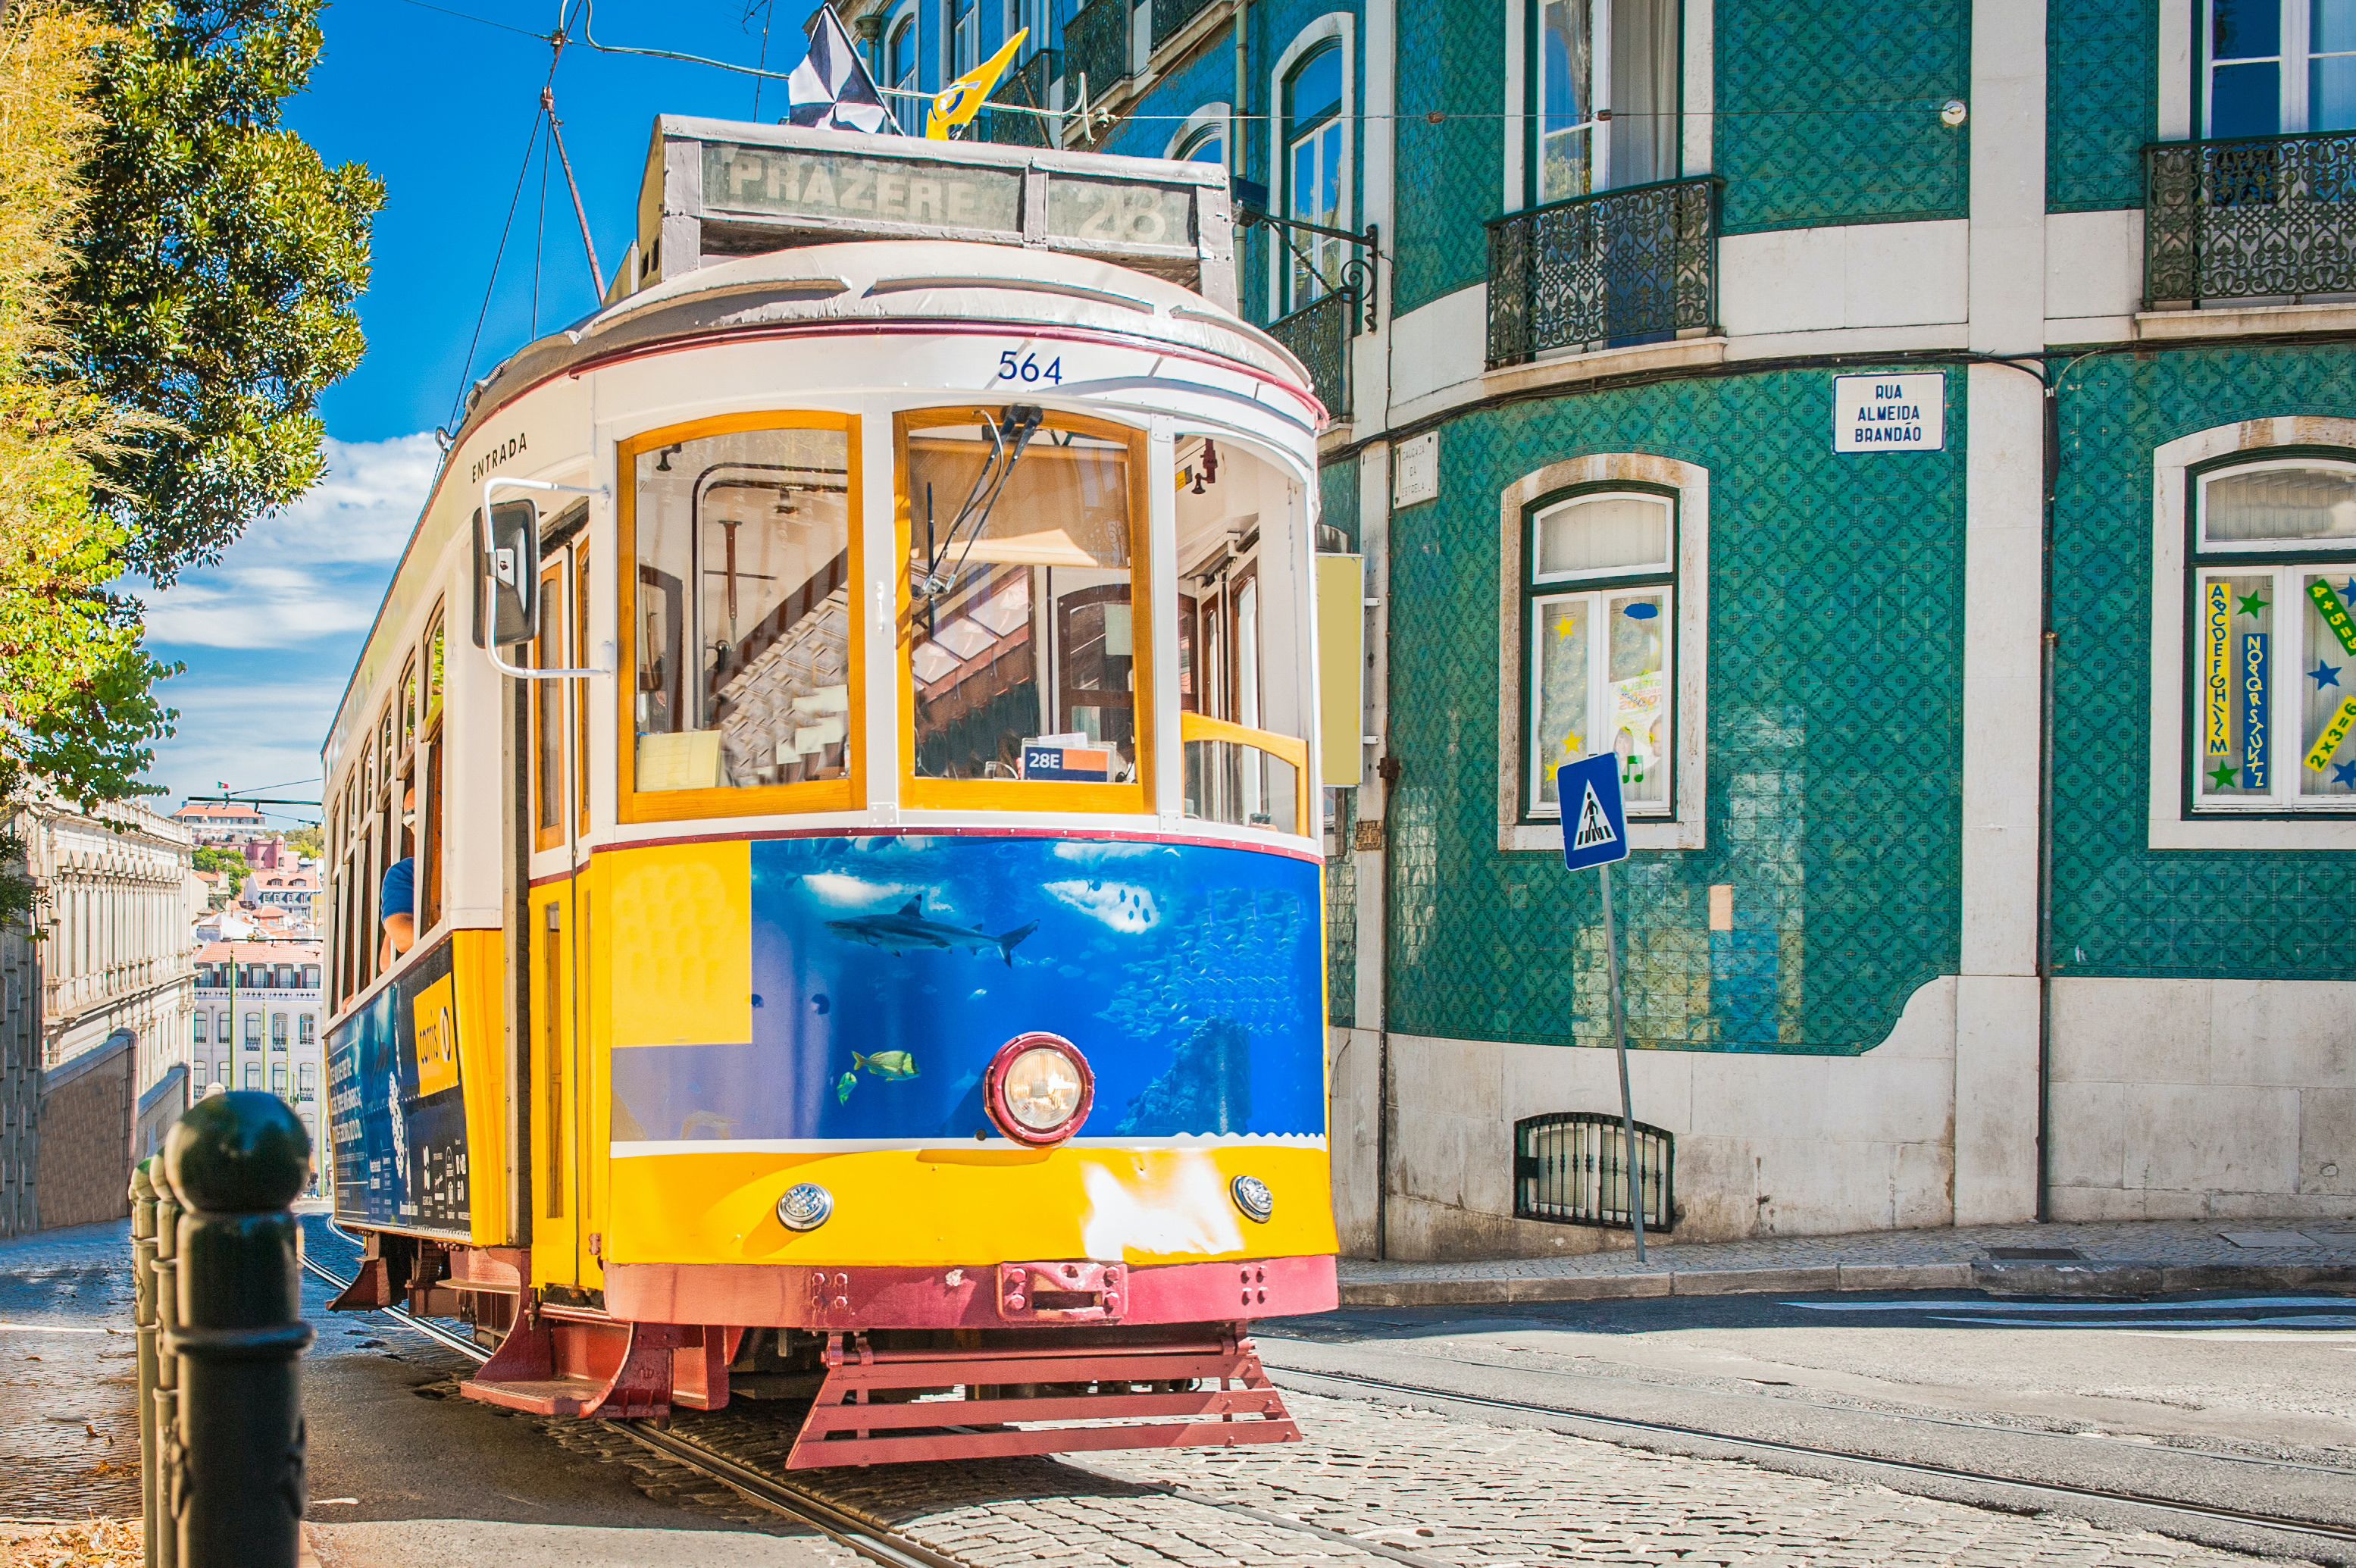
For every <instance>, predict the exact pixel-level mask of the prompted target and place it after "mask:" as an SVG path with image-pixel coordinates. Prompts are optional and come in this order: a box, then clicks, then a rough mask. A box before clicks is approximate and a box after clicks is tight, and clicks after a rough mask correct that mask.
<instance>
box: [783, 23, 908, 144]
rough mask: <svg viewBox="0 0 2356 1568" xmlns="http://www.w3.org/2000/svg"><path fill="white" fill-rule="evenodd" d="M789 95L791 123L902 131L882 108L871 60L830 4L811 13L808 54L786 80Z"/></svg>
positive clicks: (890, 131) (857, 129) (871, 130)
mask: <svg viewBox="0 0 2356 1568" xmlns="http://www.w3.org/2000/svg"><path fill="white" fill-rule="evenodd" d="M786 95H787V98H789V99H791V100H792V102H793V109H792V112H791V113H788V114H787V116H786V123H787V124H790V125H818V126H823V127H825V128H826V129H828V130H830V131H870V132H876V131H881V132H889V133H891V134H894V135H898V134H900V123H899V122H898V121H897V120H895V119H894V118H893V117H892V111H891V110H890V109H888V108H886V107H885V106H884V103H883V93H881V92H879V91H876V89H875V79H874V78H873V76H870V75H869V74H868V73H867V62H866V61H865V60H862V59H860V58H859V49H858V47H857V46H856V45H854V44H853V43H852V42H851V35H850V34H849V33H846V32H844V31H843V30H842V18H841V17H840V16H836V15H835V14H834V8H833V7H832V6H830V5H820V6H819V8H818V9H817V10H816V11H815V12H813V13H812V14H811V16H810V19H809V54H807V55H805V56H803V57H802V63H801V64H799V65H798V66H796V67H794V70H793V74H792V75H791V76H789V77H787V79H786Z"/></svg>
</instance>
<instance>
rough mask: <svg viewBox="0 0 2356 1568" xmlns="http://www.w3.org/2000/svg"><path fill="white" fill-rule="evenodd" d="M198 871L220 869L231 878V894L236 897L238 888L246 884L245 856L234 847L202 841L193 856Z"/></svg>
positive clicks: (229, 884) (229, 883)
mask: <svg viewBox="0 0 2356 1568" xmlns="http://www.w3.org/2000/svg"><path fill="white" fill-rule="evenodd" d="M192 859H193V860H194V862H195V865H196V869H197V870H198V871H218V872H220V873H221V874H222V875H224V876H226V877H228V878H229V882H228V886H229V895H230V897H232V898H234V897H237V890H238V889H239V888H240V887H242V886H245V873H246V865H245V856H243V855H242V854H239V853H238V852H237V851H235V850H233V849H222V848H221V847H220V846H219V845H218V844H209V843H200V844H198V846H197V852H196V854H195V855H194V856H193V857H192Z"/></svg>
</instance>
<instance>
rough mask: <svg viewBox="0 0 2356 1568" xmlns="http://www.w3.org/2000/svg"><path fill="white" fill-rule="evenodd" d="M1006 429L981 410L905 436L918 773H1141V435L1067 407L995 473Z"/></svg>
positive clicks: (1102, 778) (1095, 779) (1124, 780)
mask: <svg viewBox="0 0 2356 1568" xmlns="http://www.w3.org/2000/svg"><path fill="white" fill-rule="evenodd" d="M1013 412H1014V413H1021V412H1023V411H1019V410H1018V411H1013ZM951 417H955V416H951ZM1006 430H1007V420H1006V411H1000V410H989V411H980V410H976V411H972V412H971V413H969V415H967V416H966V419H965V422H963V423H950V424H925V425H922V426H919V427H917V428H916V429H912V430H910V431H909V432H908V434H907V437H906V446H905V467H904V476H905V486H906V489H905V495H904V499H905V504H906V508H907V510H906V516H907V520H908V522H907V527H908V533H907V539H908V574H909V582H910V584H911V589H910V616H911V619H912V623H913V624H912V626H911V628H910V633H909V635H910V652H909V659H908V673H909V678H910V679H911V680H912V681H913V682H914V683H915V687H916V704H915V705H916V747H915V768H916V777H917V778H919V779H1029V780H1038V779H1049V780H1055V781H1059V782H1087V783H1102V784H1129V783H1133V782H1135V781H1136V779H1137V765H1138V754H1139V736H1138V723H1139V718H1138V703H1137V633H1138V628H1137V625H1136V621H1135V618H1134V615H1133V604H1132V598H1131V594H1132V590H1133V586H1134V574H1133V569H1132V564H1133V562H1134V561H1135V560H1136V559H1137V557H1138V556H1139V554H1140V553H1141V542H1140V540H1139V538H1138V534H1139V532H1140V531H1141V522H1142V517H1141V510H1142V509H1141V507H1140V506H1139V504H1138V498H1137V496H1136V494H1135V480H1136V478H1137V473H1138V470H1139V468H1140V467H1141V453H1140V452H1139V450H1138V446H1137V442H1136V441H1135V439H1134V437H1131V436H1130V435H1127V434H1125V433H1122V432H1119V431H1117V430H1115V429H1114V428H1113V427H1111V426H1102V427H1099V426H1097V425H1096V424H1094V423H1093V422H1081V421H1077V420H1066V419H1063V418H1060V417H1058V418H1053V419H1050V420H1049V421H1048V422H1047V424H1046V427H1045V428H1044V429H1041V430H1039V431H1037V433H1036V435H1033V436H1031V437H1030V438H1029V440H1028V441H1027V444H1025V445H1024V446H1023V448H1022V451H1021V455H1020V456H1019V457H1015V458H1013V459H1012V467H1010V468H1005V469H1004V471H1003V472H1002V473H999V472H994V471H992V470H993V467H1002V466H1003V465H1004V464H1006V463H1007V462H1008V460H1009V459H1008V457H1007V456H1006V453H1007V451H1008V447H1009V446H1010V442H1009V438H1008V436H1007V434H1006ZM993 488H994V489H995V496H996V499H995V500H994V501H993V502H991V504H989V505H988V506H987V508H986V509H979V508H974V507H969V505H968V500H969V497H974V496H976V495H978V494H988V493H989V492H990V491H991V489H993Z"/></svg>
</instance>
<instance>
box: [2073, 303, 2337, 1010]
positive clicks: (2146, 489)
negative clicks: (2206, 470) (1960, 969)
mask: <svg viewBox="0 0 2356 1568" xmlns="http://www.w3.org/2000/svg"><path fill="white" fill-rule="evenodd" d="M2351 410H2356V370H2351V361H2350V357H2349V353H2348V350H2347V349H2340V348H2321V349H2318V348H2304V349H2294V348H2281V349H2265V348H2239V349H2186V350H2179V351H2176V352H2165V353H2157V354H2152V355H2150V356H2149V357H2148V358H2147V359H2144V360H2136V358H2134V357H2132V356H2127V355H2119V356H2106V357H2104V358H2101V359H2094V360H2086V361H2084V362H2083V363H2082V364H2081V365H2080V366H2079V367H2078V368H2077V369H2076V370H2074V371H2071V372H2070V374H2069V377H2068V379H2067V381H2065V382H2064V390H2063V392H2062V394H2061V441H2062V446H2061V453H2062V466H2061V480H2060V487H2059V491H2058V494H2057V496H2056V504H2055V511H2054V530H2053V619H2054V627H2055V630H2056V631H2057V632H2058V633H2059V634H2060V641H2059V643H2058V645H2057V648H2056V650H2055V669H2054V684H2055V696H2054V734H2055V745H2054V748H2053V795H2054V800H2053V935H2054V970H2055V972H2056V973H2059V974H2093V975H2159V976H2183V977H2187V978H2202V979H2218V978H2222V979H2236V978H2245V979H2271V980H2345V979H2347V978H2348V977H2349V976H2350V974H2351V973H2356V922H2351V920H2350V919H2349V918H2348V913H2349V911H2350V910H2351V908H2356V856H2350V855H2346V854H2297V853H2291V852H2282V853H2260V852H2254V851H2248V850H2230V851H2226V850H2220V851H2197V850H2154V849H2151V848H2148V847H2147V845H2148V843H2149V838H2148V832H2149V829H2148V820H2149V815H2150V811H2149V805H2148V795H2149V782H2148V780H2149V772H2148V769H2149V761H2148V757H2149V752H2148V746H2149V744H2150V743H2149V739H2148V737H2149V735H2150V727H2151V725H2150V704H2151V627H2150V618H2151V602H2152V601H2151V571H2152V561H2151V539H2152V528H2153V521H2152V510H2151V508H2152V501H2151V493H2152V470H2151V455H2152V452H2153V450H2154V449H2155V448H2156V447H2158V446H2162V445H2164V444H2166V443H2168V442H2169V441H2173V440H2176V439H2177V438H2178V437H2179V436H2183V435H2190V434H2192V433H2194V432H2196V431H2201V430H2207V429H2210V428H2211V427H2213V426H2216V425H2220V424H2233V423H2234V422H2236V421H2240V420H2244V419H2257V418H2263V417H2266V416H2269V415H2276V414H2302V413H2306V414H2329V415H2333V416H2337V417H2340V418H2345V417H2347V415H2348V414H2349V413H2350V412H2351Z"/></svg>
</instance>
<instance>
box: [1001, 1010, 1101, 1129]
mask: <svg viewBox="0 0 2356 1568" xmlns="http://www.w3.org/2000/svg"><path fill="white" fill-rule="evenodd" d="M982 1084H983V1094H984V1098H985V1101H986V1102H987V1103H988V1105H989V1107H990V1119H991V1121H993V1122H997V1123H998V1130H999V1131H1000V1132H1001V1133H1005V1134H1006V1135H1007V1136H1008V1137H1010V1138H1012V1139H1013V1140H1014V1141H1015V1142H1016V1143H1018V1144H1031V1145H1032V1146H1033V1147H1038V1146H1040V1145H1043V1144H1060V1143H1062V1142H1063V1141H1064V1140H1065V1139H1066V1138H1068V1137H1070V1136H1071V1135H1072V1134H1073V1133H1076V1132H1078V1131H1079V1130H1080V1123H1081V1122H1085V1121H1087V1116H1088V1106H1089V1105H1090V1103H1091V1102H1092V1101H1094V1100H1095V1099H1096V1074H1094V1073H1092V1072H1090V1071H1089V1070H1088V1063H1087V1058H1086V1057H1083V1056H1082V1055H1080V1047H1077V1046H1076V1045H1074V1044H1072V1042H1071V1041H1069V1040H1067V1039H1065V1038H1064V1037H1063V1036H1060V1035H1047V1034H1033V1035H1018V1036H1015V1037H1014V1038H1013V1039H1011V1040H1009V1041H1007V1042H1006V1044H1005V1045H1003V1046H1001V1047H999V1050H998V1055H997V1057H996V1058H993V1059H992V1060H991V1064H990V1071H989V1073H988V1075H987V1076H986V1077H985V1078H984V1079H983V1080H982Z"/></svg>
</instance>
